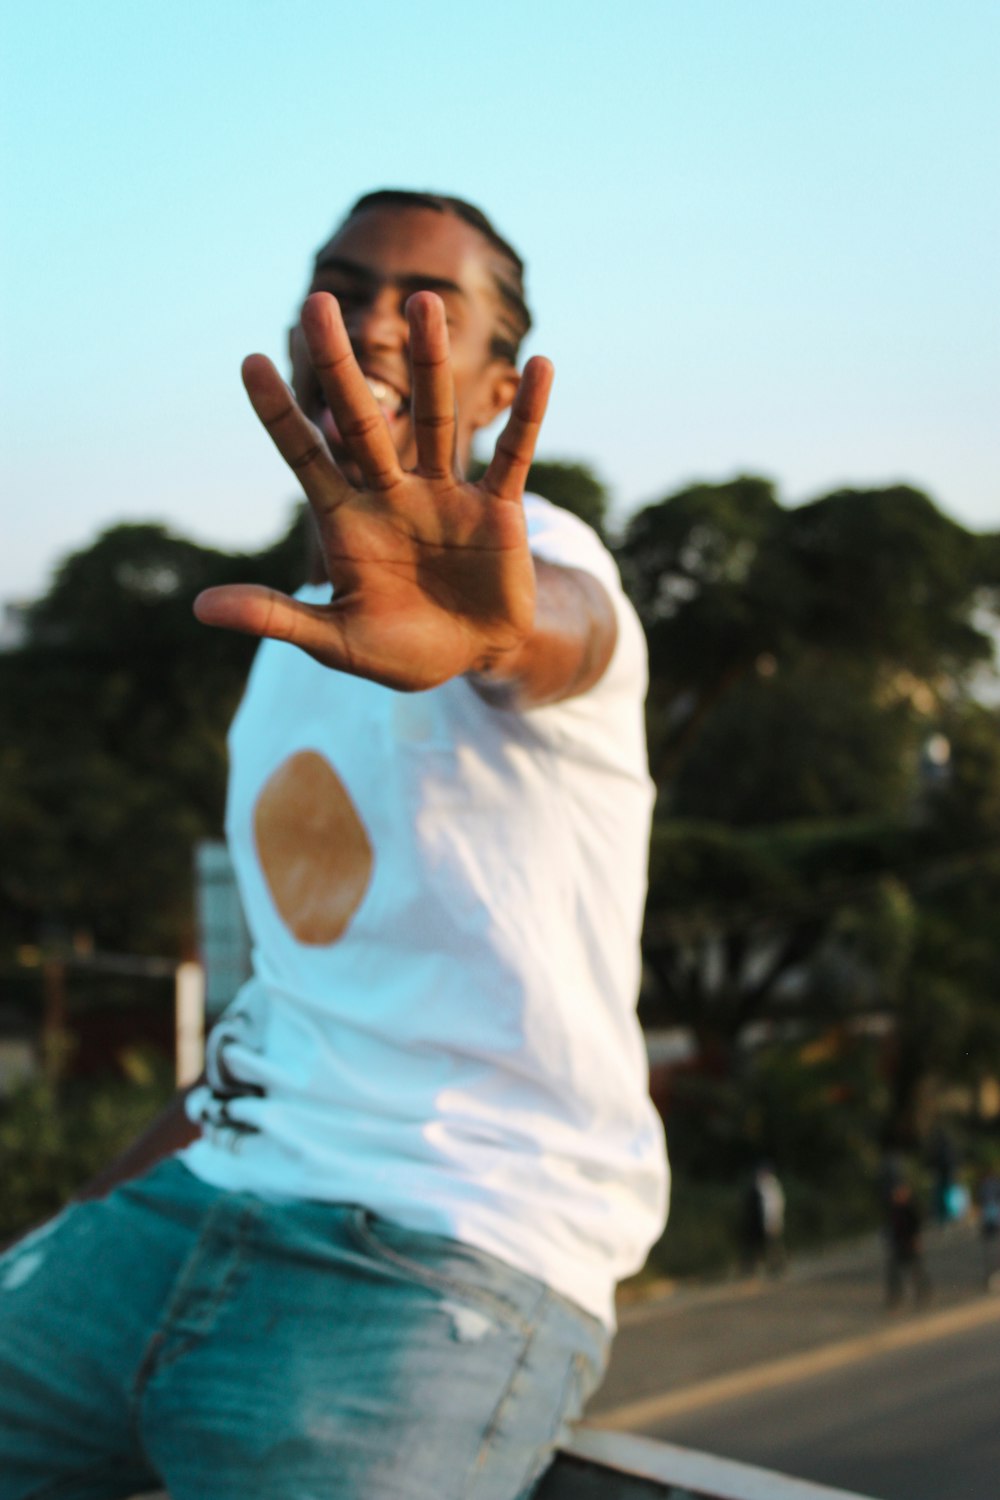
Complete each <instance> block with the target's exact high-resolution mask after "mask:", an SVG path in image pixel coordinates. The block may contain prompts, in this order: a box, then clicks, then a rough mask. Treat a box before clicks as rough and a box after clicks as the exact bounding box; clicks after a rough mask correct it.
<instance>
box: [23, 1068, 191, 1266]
mask: <svg viewBox="0 0 1000 1500" xmlns="http://www.w3.org/2000/svg"><path fill="white" fill-rule="evenodd" d="M126 1071H127V1074H128V1075H129V1076H126V1077H124V1078H122V1077H108V1078H107V1079H105V1080H103V1081H102V1082H101V1083H100V1084H98V1085H95V1084H94V1083H93V1082H88V1083H82V1082H81V1083H77V1084H75V1085H73V1086H70V1087H66V1088H64V1089H62V1090H59V1091H58V1092H57V1091H56V1090H55V1089H54V1088H53V1087H52V1085H51V1084H49V1083H47V1082H46V1081H45V1080H43V1079H38V1080H35V1081H33V1082H31V1083H29V1084H26V1085H23V1086H22V1087H21V1088H19V1089H18V1090H17V1091H16V1092H15V1093H13V1094H12V1095H11V1096H10V1097H9V1098H8V1099H5V1100H3V1101H2V1102H0V1182H2V1183H3V1185H4V1190H3V1194H2V1195H0V1243H4V1242H6V1241H7V1240H8V1239H11V1238H13V1237H15V1236H16V1235H18V1234H21V1233H23V1232H24V1231H25V1230H26V1229H29V1228H30V1227H31V1226H32V1225H34V1224H37V1223H39V1222H41V1220H43V1219H46V1218H48V1217H49V1215H50V1214H52V1213H54V1212H55V1211H56V1210H57V1209H58V1208H60V1207H61V1206H62V1204H63V1203H64V1202H65V1201H66V1200H67V1199H68V1198H69V1197H70V1196H71V1195H72V1194H73V1193H74V1192H76V1190H77V1189H78V1188H80V1187H82V1186H83V1184H84V1183H85V1182H87V1181H88V1180H89V1179H90V1178H91V1177H93V1176H94V1175H95V1173H96V1172H97V1171H98V1170H99V1169H100V1168H102V1167H104V1166H106V1165H107V1163H108V1162H109V1161H111V1160H112V1159H113V1158H114V1157H115V1156H117V1155H118V1153H119V1152H120V1151H122V1150H123V1149H124V1148H125V1146H127V1145H128V1144H129V1143H130V1142H131V1141H133V1140H134V1139H135V1138H136V1137H137V1136H138V1135H139V1134H140V1133H141V1132H142V1130H144V1129H145V1127H146V1126H147V1125H148V1124H149V1123H150V1121H151V1120H152V1119H153V1117H154V1116H155V1115H156V1114H158V1113H159V1111H160V1110H161V1109H163V1107H164V1106H165V1105H166V1104H167V1103H168V1102H169V1100H170V1099H171V1097H172V1096H173V1092H174V1082H173V1073H172V1070H171V1069H170V1068H169V1066H168V1065H167V1064H166V1062H165V1061H164V1060H162V1059H160V1058H157V1057H155V1056H153V1055H149V1056H146V1055H144V1054H141V1053H138V1052H136V1053H133V1054H131V1055H130V1056H129V1057H128V1058H127V1059H126Z"/></svg>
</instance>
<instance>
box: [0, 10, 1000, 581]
mask: <svg viewBox="0 0 1000 1500" xmlns="http://www.w3.org/2000/svg"><path fill="white" fill-rule="evenodd" d="M0 56H2V59H3V61H2V62H0V99H2V103H0V193H2V198H3V202H4V222H3V226H2V240H0V272H2V281H0V288H2V289H0V350H2V352H0V394H2V399H3V408H4V420H3V423H2V433H3V436H2V439H0V441H2V455H0V456H2V484H3V511H4V527H3V531H4V544H3V547H2V549H0V598H4V597H8V598H9V597H25V596H30V595H31V594H33V593H36V592H38V591H39V590H40V589H41V588H42V587H44V585H45V583H46V581H47V580H48V578H49V577H50V574H51V570H52V567H53V566H54V564H55V562H56V561H57V560H58V559H59V558H60V557H61V556H63V555H65V553H66V552H67V551H68V550H71V549H74V548H77V547H80V546H83V545H86V544H87V543H88V542H89V541H90V540H92V539H93V538H94V536H96V534H97V533H98V531H99V530H101V529H102V528H104V527H105V526H108V525H110V524H112V523H114V522H115V521H118V520H121V519H125V518H127V519H157V520H162V521H165V522H166V523H167V524H169V525H170V526H172V527H173V528H175V529H176V530H179V531H181V532H183V533H185V534H188V535H192V536H195V537H197V538H198V539H200V540H203V541H207V542H212V543H215V544H219V545H223V546H227V547H234V548H235V547H252V546H257V545H259V544H261V543H262V542H264V541H266V540H268V539H270V538H271V537H273V536H274V535H275V534H276V533H277V531H278V529H279V527H280V526H281V525H282V524H283V523H284V520H285V517H286V515H287V512H288V508H289V505H290V502H291V499H292V496H293V495H294V485H293V483H292V482H291V480H290V477H289V476H288V475H287V473H286V472H285V471H284V469H283V467H282V465H281V463H280V460H278V459H277V457H276V456H275V455H274V454H273V453H272V451H271V449H270V447H269V444H268V442H267V440H266V438H265V437H264V436H263V435H262V434H261V433H260V432H259V431H258V429H257V427H256V423H255V420H254V418H253V416H252V414H251V412H250V411H249V408H248V406H247V404H246V401H245V397H244V396H243V393H242V389H241V386H240V383H239V377H238V368H239V363H240V359H241V358H242V356H243V355H244V354H245V353H246V352H248V351H249V350H252V349H264V350H265V351H266V352H268V353H270V354H272V355H274V356H278V357H280V356H281V354H282V351H283V348H284V342H285V330H286V329H287V326H288V323H289V321H290V319H291V318H292V316H293V314H294V310H295V307H296V305H297V301H298V299H299V297H300V295H301V292H302V289H303V287H304V285H305V281H306V277H307V272H308V263H309V257H310V254H311V252H312V250H313V249H314V248H315V247H316V245H317V244H319V243H320V242H321V240H322V239H323V238H324V237H325V236H326V234H327V233H328V231H329V229H330V228H331V226H332V225H333V223H334V222H335V221H336V219H337V218H338V217H339V215H340V214H341V212H342V211H343V210H344V208H345V207H346V206H347V205H348V204H349V203H350V202H351V200H352V199H353V198H354V197H356V196H357V195H358V194H359V193H361V192H363V191H365V190H367V189H369V188H371V187H375V186H382V185H387V184H391V185H402V186H414V187H425V186H426V187H436V188H439V189H442V190H444V191H449V192H456V193H459V194H462V195H464V196H467V197H471V198H472V199H474V200H475V201H478V202H480V203H481V204H482V205H483V206H484V207H485V208H486V209H487V211H488V212H489V213H490V214H491V215H492V217H493V218H494V219H495V220H496V222H497V224H498V225H499V227H500V228H501V229H502V230H503V232H505V233H506V234H507V235H508V236H509V237H510V238H511V239H512V240H513V241H514V243H515V244H517V245H518V246H519V248H521V249H522V251H523V253H524V254H525V256H526V258H527V260H528V263H529V294H530V298H531V301H532V303H533V306H534V308H535V312H536V322H537V331H536V334H535V335H534V337H533V341H532V347H533V349H535V350H538V351H542V352H545V353H547V354H549V355H550V356H551V357H552V358H553V359H554V360H555V362H556V368H557V384H556V390H555V393H554V399H553V405H552V408H551V412H550V417H549V419H548V422H547V426H546V431H545V433H544V435H543V439H542V451H543V453H544V455H545V456H548V457H565V458H582V459H585V460H587V461H588V462H590V463H592V464H593V465H594V466H595V468H596V469H597V470H598V472H599V473H600V474H601V475H602V476H603V477H604V479H605V480H606V481H607V482H608V483H609V485H610V486H611V488H612V490H613V493H614V495H615V500H616V506H617V510H618V514H619V515H624V514H626V513H627V512H628V510H629V509H631V508H633V507H635V506H636V505H637V504H640V503H642V502H644V501H647V500H650V499H654V498H657V497H659V496H661V495H663V494H665V493H667V492H669V491H670V490H672V489H675V488H677V487H679V486H680V485H681V484H683V483H686V482H688V481H690V480H692V479H708V480H715V479H722V478H725V477H727V476H729V475H731V474H733V473H737V472H741V471H743V472H746V471H753V472H757V473H764V474H767V475H770V476H771V477H773V478H774V479H775V480H776V481H777V482H778V484H779V486H780V488H781V491H782V493H783V494H784V495H785V496H786V497H787V498H788V499H790V500H802V499H805V498H808V497H811V496H813V495H816V494H819V493H822V492H823V491H825V490H828V489H830V488H832V487H834V486H838V485H841V484H847V483H850V484H859V485H877V484H881V483H886V482H890V481H894V480H907V481H909V482H912V483H915V484H919V485H920V486H922V487H923V488H925V489H927V490H928V491H929V492H930V493H931V494H932V495H933V496H934V498H935V499H936V500H937V501H938V503H939V504H940V505H941V506H942V507H943V508H944V509H945V510H946V511H948V512H949V513H950V514H952V515H954V516H956V517H957V518H958V519H960V520H962V521H964V522H965V523H966V524H968V525H970V526H973V527H975V528H977V529H990V530H992V529H997V528H1000V463H998V455H997V439H996V430H997V427H998V425H1000V423H998V417H1000V297H998V291H1000V286H998V282H1000V272H998V267H1000V208H998V194H997V184H998V181H1000V103H998V100H1000V90H998V88H997V77H998V76H1000V5H998V4H997V3H996V0H949V3H948V4H947V5H946V4H944V3H940V0H933V3H932V0H838V3H837V4H833V3H832V0H822V3H818V0H702V3H695V0H631V3H629V0H623V3H622V4H621V5H619V6H617V7H613V6H609V5H607V4H597V3H593V0H544V3H543V0H532V3H526V0H505V3H504V4H503V5H502V6H495V7H494V6H487V5H479V4H471V3H470V4H468V5H467V7H466V10H465V12H464V13H463V12H462V11H461V10H460V8H459V7H458V5H457V4H456V3H455V0H421V3H420V4H415V3H413V0H405V3H404V0H369V3H367V4H365V5H357V4H352V5H346V4H342V3H340V0H323V3H320V0H170V3H168V0H89V3H87V4H81V3H79V0H32V4H30V5H28V4H26V3H25V4H21V5H18V6H16V7H15V6H14V5H13V4H8V5H7V6H6V7H5V8H4V10H3V20H2V21H0Z"/></svg>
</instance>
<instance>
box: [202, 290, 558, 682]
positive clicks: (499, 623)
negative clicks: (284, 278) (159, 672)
mask: <svg viewBox="0 0 1000 1500" xmlns="http://www.w3.org/2000/svg"><path fill="white" fill-rule="evenodd" d="M407 317H408V320H409V325H410V361H411V366H412V377H413V383H412V392H413V396H412V400H413V427H414V433H415V437H416V447H417V466H416V468H415V469H413V470H411V471H409V472H407V471H406V470H404V469H403V468H402V467H401V465H400V461H399V457H398V455H397V453H396V449H395V447H394V445H393V441H392V437H391V435H390V432H389V429H388V427H387V425H386V422H385V419H384V417H383V415H382V412H381V409H380V408H379V406H378V403H377V402H376V400H375V398H374V396H373V395H372V392H371V391H370V389H369V387H368V383H367V381H366V380H365V377H364V375H363V374H362V372H361V370H360V369H359V367H358V364H357V361H356V360H355V358H354V354H353V352H352V350H351V344H350V340H349V338H348V335H347V331H346V329H345V327H344V323H343V320H342V318H341V315H340V309H339V307H338V306H337V303H336V301H335V299H334V298H333V297H331V296H330V295H329V294H328V293H325V292H317V293H315V294H314V295H313V296H311V297H309V298H308V300H307V301H306V303H305V306H304V308H303V311H302V329H303V332H304V334H305V337H306V341H307V344H308V347H309V354H310V358H311V360H312V363H313V367H314V369H315V371H316V374H317V377H318V379H319V381H320V384H321V386H322V389H323V393H324V396H325V399H326V401H327V403H328V405H329V407H330V410H331V412H332V413H333V416H334V419H335V421H336V424H337V428H338V430H339V432H340V434H341V436H342V439H343V442H344V445H345V447H346V449H347V451H348V453H349V455H350V457H351V459H352V460H353V462H354V464H355V465H356V466H357V468H358V470H359V471H360V475H361V485H362V487H361V488H358V487H356V486H355V485H353V484H351V483H350V482H349V481H348V479H347V478H346V477H345V475H344V473H343V472H342V470H341V469H340V468H339V467H338V465H337V463H336V462H335V460H334V458H333V456H332V454H331V452H330V449H329V447H328V445H327V443H326V440H325V439H324V437H323V435H322V433H321V432H320V431H319V429H318V428H317V427H316V426H314V424H313V423H312V422H310V421H309V420H308V419H307V418H306V417H305V416H304V415H303V413H302V412H301V411H300V409H299V407H298V405H297V404H296V401H295V399H294V397H293V396H292V393H291V392H290V390H289V389H288V387H287V386H286V384H285V382H284V381H283V380H282V378H281V376H280V375H279V374H278V371H277V370H276V369H275V367H274V365H273V364H272V363H271V362H270V360H268V359H265V358H264V356H263V355H259V354H254V355H251V356H250V357H249V358H248V359H247V360H246V361H245V362H244V365H243V381H244V384H245V386H246V389H247V394H248V395H249V397H250V400H251V403H252V404H253V408H254V410H255V412H256V413H257V415H258V417H259V418H260V420H261V421H262V422H263V424H264V426H265V427H266V428H267V430H268V432H269V433H270V434H271V437H272V439H273V440H274V443H275V446H276V447H277V449H278V452H279V453H280V454H281V456H282V458H283V459H284V460H285V462H286V463H287V464H288V465H289V467H290V468H291V469H292V470H293V471H294V472H295V474H296V476H297V478H298V479H299V482H300V483H301V484H302V487H303V489H304V490H305V493H306V496H307V498H308V500H309V504H310V505H311V507H312V511H313V515H314V517H315V521H316V526H317V530H318V534H319V541H320V547H321V549H322V553H323V558H324V561H325V565H326V570H327V573H328V575H329V578H330V581H331V583H332V584H333V599H332V601H331V602H330V603H329V604H326V605H312V604H306V603H304V602H303V601H301V600H297V599H292V598H289V597H288V595H286V594H281V593H278V592H277V591H276V590H274V589H268V588H264V587H259V586H257V585H252V584H237V585H231V586H226V587H223V588H213V589H207V590H206V591H205V592H204V593H202V594H200V595H199V596H198V598H197V600H196V601H195V613H196V614H197V616H198V618H199V619H200V620H202V621H203V622H204V623H205V624H207V625H219V626H223V627H226V628H228V629H230V630H241V631H246V632H248V633H249V634H252V635H258V636H272V637H275V638H276V639H278V640H285V641H290V642H291V643H292V644H294V645H296V646H300V647H301V648H302V649H303V650H304V651H308V652H309V654H310V655H311V656H314V657H316V659H317V660H318V661H321V662H323V663H324V664H325V665H326V666H329V667H334V668H336V669H337V670H339V671H343V672H350V673H353V674H355V675H356V676H361V677H367V678H370V679H371V680H373V681H375V682H380V683H383V684H385V685H386V686H388V687H393V688H397V689H401V690H418V689H422V688H430V687H435V686H436V685H437V684H439V683H441V682H445V681H447V680H448V679H449V678H451V677H456V676H459V675H460V674H462V673H465V672H489V671H491V670H493V669H495V668H500V669H501V670H502V669H503V666H504V664H505V663H506V662H508V661H511V660H513V659H514V658H516V656H517V653H518V651H519V650H520V648H521V647H522V646H523V645H524V643H525V641H526V640H527V639H528V637H529V635H530V632H531V630H532V626H533V622H534V610H535V569H534V564H533V562H532V558H531V554H530V552H529V550H528V540H527V531H526V526H525V519H524V510H523V494H524V485H525V480H526V478H527V474H528V469H529V467H530V464H531V459H532V455H533V453H534V449H535V442H536V440H537V436H538V430H539V426H540V424H541V421H542V417H543V415H544V412H545V406H546V403H547V400H548V394H549V389H550V387H551V384H552V366H551V365H550V364H549V362H548V361H547V360H545V359H540V358H535V359H531V360H529V361H528V363H527V365H526V366H525V369H524V373H523V375H522V377H521V382H520V385H519V387H518V391H517V395H516V396H515V398H514V403H513V406H512V408H511V414H510V417H509V419H508V421H507V425H506V426H505V428H504V430H503V432H502V434H501V436H500V439H499V441H498V443H497V446H496V451H495V453H494V455H493V459H492V462H491V463H490V465H489V468H488V469H487V470H486V473H485V474H484V475H483V477H482V479H480V480H479V481H478V482H477V483H475V484H470V483H468V482H466V481H465V480H463V479H462V478H461V477H460V476H459V474H458V473H457V472H456V468H455V434H456V422H455V395H454V386H453V382H452V373H451V362H450V355H449V348H448V330H447V324H446V321H445V313H444V307H443V304H442V302H441V300H440V298H439V297H437V296H436V295H435V294H434V293H432V292H419V293H417V294H416V295H415V296H413V297H411V298H410V300H409V302H408V303H407Z"/></svg>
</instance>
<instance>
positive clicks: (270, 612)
mask: <svg viewBox="0 0 1000 1500" xmlns="http://www.w3.org/2000/svg"><path fill="white" fill-rule="evenodd" d="M194 612H195V615H196V616H197V618H198V619H199V620H200V621H201V623H202V624H203V625H214V626H216V627H218V628H219V629H222V630H238V631H241V632H242V633H243V634H244V635H256V636H262V637H267V638H268V639H270V640H276V641H287V642H288V643H289V644H290V645H293V646H299V647H301V649H302V650H303V651H308V652H309V653H310V655H312V656H315V657H317V658H318V659H319V660H320V661H322V662H323V663H324V664H325V665H326V666H328V667H336V668H339V669H341V670H343V671H350V670H351V654H350V651H349V649H348V646H347V642H346V639H345V636H344V632H343V630H342V629H341V625H340V622H339V620H338V619H337V617H336V615H335V614H333V613H332V612H331V611H330V610H329V609H317V608H316V607H315V606H314V605H311V604H305V603H303V601H302V600H301V599H291V598H289V596H288V595H287V594H281V593H279V592H278V590H277V589H269V588H264V587H263V586H262V585H260V584H255V583H234V584H225V585H223V586H222V587H220V588H213V589H204V590H203V591H202V592H201V593H200V594H199V595H198V597H197V598H196V599H195V601H194Z"/></svg>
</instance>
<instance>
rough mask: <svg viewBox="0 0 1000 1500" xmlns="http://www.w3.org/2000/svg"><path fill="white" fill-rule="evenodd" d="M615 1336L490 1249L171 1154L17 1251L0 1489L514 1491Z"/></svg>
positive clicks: (303, 1497)
mask: <svg viewBox="0 0 1000 1500" xmlns="http://www.w3.org/2000/svg"><path fill="white" fill-rule="evenodd" d="M606 1354H607V1335H606V1334H605V1332H604V1330H603V1329H602V1328H601V1326H600V1325H599V1324H598V1323H597V1322H596V1321H595V1320H594V1319H592V1318H590V1317H588V1316H587V1314H585V1313H583V1312H581V1311H580V1310H579V1309H578V1308H576V1307H574V1306H572V1305H571V1304H570V1303H569V1302H567V1301H566V1300H565V1299H563V1298H561V1297H559V1296H558V1295H556V1294H555V1293H554V1292H552V1291H550V1290H549V1289H548V1288H546V1287H544V1286H543V1285H542V1284H541V1283H539V1282H537V1281H535V1280H533V1279H532V1278H531V1277H530V1276H526V1275H524V1274H523V1273H522V1272H519V1271H515V1270H513V1269H512V1268H511V1267H509V1266H506V1265H504V1264H503V1263H501V1262H500V1261H498V1260H495V1259H494V1258H493V1257H491V1256H488V1255H484V1254H481V1253H480V1252H478V1251H475V1250H471V1249H469V1248H468V1247H466V1246H464V1245H461V1244H458V1243H457V1242H455V1241H454V1240H448V1239H443V1238H440V1237H438V1236H434V1235H424V1234H416V1233H413V1232H411V1231H409V1230H405V1229H402V1228H400V1227H399V1226H398V1225H395V1224H390V1223H388V1222H386V1221H385V1220H382V1219H378V1218H376V1217H375V1216H373V1215H372V1214H369V1213H367V1212H366V1211H365V1210H364V1209H362V1208H357V1207H353V1206H343V1205H331V1204H321V1203H309V1202H295V1201H283V1202H268V1201H263V1200H261V1199H259V1198H255V1197H253V1196H251V1195H249V1194H244V1193H225V1192H220V1191H218V1190H217V1189H215V1188H212V1187H209V1186H208V1185H207V1184H205V1183H203V1182H201V1181H200V1180H199V1179H198V1178H196V1177H194V1176H193V1175H192V1174H191V1173H190V1172H189V1171H188V1170H187V1169H186V1168H185V1167H183V1166H181V1165H180V1163H179V1162H177V1161H173V1160H171V1161H167V1162H163V1163H161V1164H160V1165H159V1166H158V1167H156V1168H155V1169H154V1170H153V1171H152V1172H151V1173H149V1174H148V1175H147V1176H146V1177H143V1178H141V1179H139V1180H138V1181H136V1182H132V1183H129V1184H127V1185H126V1186H124V1187H122V1188H119V1189H118V1190H117V1191H116V1192H115V1193H113V1194H112V1195H111V1196H110V1197H109V1198H106V1199H104V1200H101V1201H97V1202H89V1203H81V1204H77V1205H73V1206H71V1207H70V1208H69V1209H67V1210H65V1211H64V1212H63V1214H61V1215H60V1216H59V1217H58V1218H57V1219H55V1220H54V1221H53V1222H52V1223H51V1224H49V1225H47V1226H45V1227H43V1229H41V1230H40V1231H37V1232H36V1234H35V1235H32V1236H28V1237H27V1239H25V1240H22V1241H21V1242H20V1243H19V1244H18V1245H16V1246H15V1247H14V1248H13V1250H11V1251H9V1252H8V1253H7V1255H6V1256H5V1257H4V1258H3V1259H2V1260H0V1500H43V1497H44V1500H57V1497H60V1500H113V1497H116V1496H128V1495H132V1494H135V1493H137V1492H140V1491H143V1490H151V1489H157V1488H160V1487H161V1486H162V1487H165V1488H166V1489H167V1490H168V1491H169V1493H170V1495H171V1497H172V1500H252V1497H265V1496H266V1497H267V1500H320V1497H322V1500H329V1497H338V1500H383V1497H385V1500H390V1497H392V1500H449V1497H456V1500H458V1497H463V1500H473V1497H474V1500H515V1497H526V1496H529V1495H531V1494H532V1492H533V1490H534V1488H535V1486H536V1484H537V1482H538V1480H539V1479H540V1477H541V1475H542V1473H543V1472H544V1470H545V1468H546V1466H547V1463H548V1460H549V1458H550V1456H551V1454H552V1450H553V1447H554V1445H555V1443H556V1442H557V1440H558V1439H559V1437H560V1435H561V1433H562V1431H563V1429H564V1425H565V1423H566V1422H567V1421H569V1420H571V1419H572V1418H574V1417H575V1416H577V1415H579V1412H580V1409H581V1407H582V1405H583V1402H584V1401H585V1399H586V1397H587V1396H588V1395H589V1394H590V1392H591V1391H592V1390H593V1388H594V1387H595V1386H596V1384H597V1382H598V1380H599V1378H600V1375H601V1373H602V1371H603V1366H604V1363H605V1359H606Z"/></svg>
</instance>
